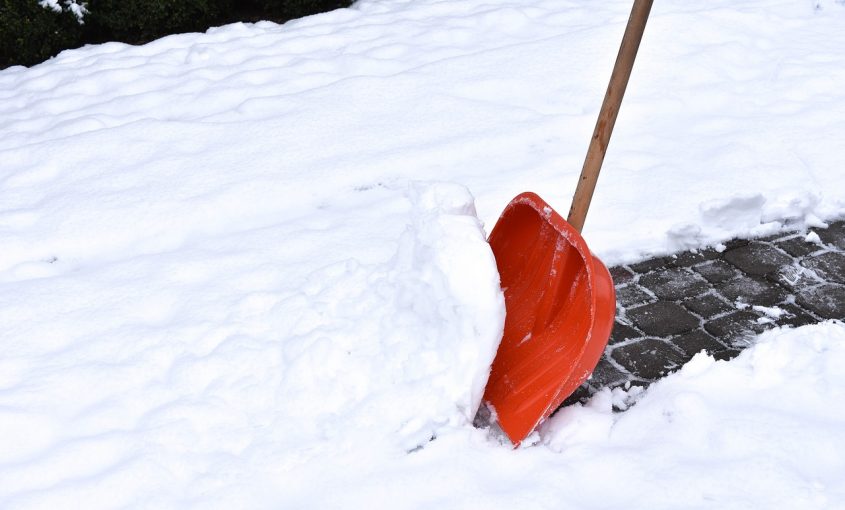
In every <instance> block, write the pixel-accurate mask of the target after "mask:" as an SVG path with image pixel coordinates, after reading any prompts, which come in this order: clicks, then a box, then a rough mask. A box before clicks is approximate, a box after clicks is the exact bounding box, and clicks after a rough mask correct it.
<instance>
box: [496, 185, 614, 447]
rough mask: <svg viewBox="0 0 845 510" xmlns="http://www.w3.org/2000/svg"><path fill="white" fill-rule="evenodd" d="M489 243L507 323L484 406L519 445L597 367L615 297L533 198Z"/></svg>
mask: <svg viewBox="0 0 845 510" xmlns="http://www.w3.org/2000/svg"><path fill="white" fill-rule="evenodd" d="M489 241H490V246H491V247H492V249H493V254H494V255H495V257H496V265H497V266H498V269H499V277H500V279H501V285H502V289H503V290H504V293H505V307H506V310H507V315H506V317H505V331H504V337H503V338H502V342H501V344H500V345H499V350H498V352H497V353H496V358H495V360H494V361H493V368H492V371H491V373H490V379H489V381H488V383H487V388H486V390H485V393H484V401H485V402H486V403H487V404H488V406H490V407H491V408H492V410H493V411H494V413H495V416H496V418H497V421H498V423H499V426H500V427H501V428H502V430H503V431H504V432H505V434H507V435H508V437H509V438H510V440H511V441H512V442H513V443H514V444H515V445H519V443H520V442H522V440H523V439H525V437H526V436H527V435H528V434H529V433H531V431H532V430H534V428H535V427H536V426H537V425H538V424H539V423H540V422H542V421H543V420H544V419H545V418H547V417H548V416H549V415H550V414H551V413H552V412H553V411H554V410H555V409H557V407H558V406H560V404H561V403H562V402H563V401H564V400H565V399H566V397H568V396H569V395H571V394H572V392H574V391H575V390H576V389H577V388H578V386H580V385H581V383H583V382H584V381H585V380H586V379H587V377H589V375H590V373H591V372H592V371H593V369H594V368H595V367H596V364H597V363H598V361H599V358H600V357H601V355H602V352H604V348H605V346H606V345H607V340H608V338H609V337H610V331H611V329H612V328H613V320H614V317H615V314H616V293H615V291H614V288H613V280H612V279H611V278H610V273H609V272H608V271H607V268H606V267H605V266H604V264H602V262H601V261H600V260H599V259H598V258H596V257H594V256H593V255H592V253H590V250H589V249H588V248H587V244H586V243H585V242H584V239H583V238H582V237H581V235H580V234H579V233H578V232H577V231H576V230H575V229H574V228H573V227H572V226H571V225H569V223H567V222H566V221H565V220H564V219H563V218H562V217H561V216H560V215H559V214H558V213H557V212H555V211H554V210H553V209H552V208H551V207H550V206H549V205H548V204H547V203H546V202H545V201H543V199H542V198H540V197H539V196H537V195H535V194H534V193H523V194H521V195H519V196H517V197H516V198H514V199H513V200H512V201H511V203H510V204H508V206H507V207H506V208H505V211H504V212H503V213H502V216H501V217H500V218H499V221H498V222H497V223H496V226H495V227H494V228H493V231H492V232H491V233H490V239H489Z"/></svg>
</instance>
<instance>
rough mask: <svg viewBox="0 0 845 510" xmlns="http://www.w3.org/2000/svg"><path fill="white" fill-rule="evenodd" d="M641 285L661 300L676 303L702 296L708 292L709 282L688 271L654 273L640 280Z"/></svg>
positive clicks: (673, 270)
mask: <svg viewBox="0 0 845 510" xmlns="http://www.w3.org/2000/svg"><path fill="white" fill-rule="evenodd" d="M640 285H642V286H643V287H646V288H647V289H649V290H650V291H652V292H653V293H654V295H656V296H657V297H658V298H660V299H668V300H669V301H676V300H678V299H681V298H683V297H684V296H690V295H695V294H700V293H702V292H704V291H705V290H707V281H706V280H705V279H704V278H702V277H701V276H700V275H698V274H697V273H693V272H692V271H688V270H686V269H667V270H664V271H653V272H651V273H649V274H647V275H645V276H643V277H641V278H640Z"/></svg>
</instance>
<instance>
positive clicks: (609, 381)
mask: <svg viewBox="0 0 845 510" xmlns="http://www.w3.org/2000/svg"><path fill="white" fill-rule="evenodd" d="M630 378H631V375H630V374H626V373H624V372H622V371H620V370H619V369H618V368H616V367H615V366H614V365H613V363H611V362H610V361H608V360H607V359H606V358H604V357H602V359H601V360H599V363H598V365H596V368H595V370H593V373H592V375H591V376H590V379H589V381H590V385H592V386H594V387H595V388H597V389H601V388H603V387H605V386H613V385H614V384H618V383H621V382H623V381H626V380H627V379H630Z"/></svg>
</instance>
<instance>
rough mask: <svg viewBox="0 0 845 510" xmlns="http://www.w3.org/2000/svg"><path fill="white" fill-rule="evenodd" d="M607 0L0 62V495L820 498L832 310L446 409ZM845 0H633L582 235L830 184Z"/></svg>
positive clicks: (655, 247) (826, 190) (825, 213)
mask: <svg viewBox="0 0 845 510" xmlns="http://www.w3.org/2000/svg"><path fill="white" fill-rule="evenodd" d="M629 7H630V3H629V2H627V1H625V2H623V1H615V0H614V1H606V2H601V3H595V2H593V3H589V4H588V3H584V2H559V1H551V0H532V1H531V2H529V3H515V2H500V3H495V4H490V3H486V2H482V1H480V0H462V1H448V2H445V1H436V0H415V1H414V2H407V1H401V0H361V1H360V2H358V3H357V4H356V5H355V6H354V7H353V8H351V9H343V10H338V11H334V12H331V13H326V14H322V15H317V16H312V17H309V18H305V19H302V20H297V21H294V22H291V23H287V24H285V25H281V26H280V25H275V24H272V23H258V24H255V25H250V24H234V25H229V26H225V27H220V28H214V29H211V30H209V31H208V33H206V34H182V35H175V36H171V37H167V38H164V39H161V40H158V41H155V42H153V43H150V44H148V45H144V46H139V47H132V46H127V45H123V44H118V43H109V44H104V45H98V46H90V47H86V48H82V49H79V50H73V51H67V52H64V53H62V54H61V55H59V56H58V57H56V58H54V59H52V60H51V61H49V62H46V63H44V64H41V65H38V66H35V67H33V68H30V69H25V68H21V67H15V68H9V69H6V70H3V71H0V241H2V243H0V245H1V246H2V249H0V345H2V347H3V348H2V351H0V437H2V438H3V439H2V441H0V508H56V507H69V506H84V507H86V508H92V509H93V508H133V507H134V508H189V507H194V508H213V507H221V508H222V507H225V508H232V507H240V508H265V507H283V508H338V507H343V508H360V507H364V506H366V507H374V508H381V507H391V508H395V507H405V508H419V507H428V506H434V505H438V506H445V507H449V508H478V507H481V506H486V507H490V508H505V507H513V506H515V505H516V506H525V505H527V504H530V505H532V506H536V507H541V508H543V507H547V508H552V507H553V508H560V507H571V508H598V507H603V508H606V507H614V508H618V507H621V506H623V505H624V506H625V507H631V508H637V507H639V506H638V505H641V507H642V508H646V507H648V508H668V507H673V508H674V507H677V506H679V504H680V505H682V506H688V507H697V506H699V507H706V506H709V507H713V506H718V507H725V508H730V507H732V506H733V507H748V506H759V507H784V506H787V507H795V508H820V507H824V506H829V507H834V508H835V507H845V495H843V493H842V490H841V489H840V488H839V486H838V485H837V484H836V483H835V482H836V480H841V479H843V478H845V471H844V470H843V467H842V464H841V461H840V460H838V457H836V456H835V455H833V453H832V452H837V451H843V448H842V446H843V442H844V441H845V440H843V435H842V433H841V432H839V430H842V429H843V427H842V425H843V423H842V422H843V416H842V414H841V412H840V411H839V410H838V409H837V408H836V407H835V406H833V405H832V403H833V402H837V401H838V400H841V397H842V388H843V385H845V377H843V373H842V370H841V368H839V367H841V366H843V365H842V361H843V360H842V357H843V354H842V353H843V326H842V325H841V324H839V323H827V324H823V325H819V326H812V327H806V328H801V329H799V330H795V331H777V332H774V333H770V334H767V336H764V338H763V339H762V340H761V345H760V346H758V347H755V348H753V350H751V351H749V352H748V353H746V354H744V355H743V356H742V357H741V358H740V359H738V360H737V361H734V362H730V363H724V362H714V361H712V360H708V359H706V358H697V359H696V360H695V361H694V362H693V363H692V364H691V365H690V366H688V367H686V368H685V369H684V370H683V371H682V372H681V373H679V374H676V375H675V376H673V377H670V378H668V379H666V380H665V381H664V382H662V383H660V384H659V385H656V386H655V387H654V388H653V389H651V390H649V391H648V392H647V394H646V395H645V396H642V397H641V400H640V402H639V403H638V404H637V405H635V406H634V407H632V408H631V409H630V410H629V411H627V412H625V413H623V414H621V415H612V414H611V413H610V410H609V409H610V402H611V401H612V400H613V399H616V400H617V401H620V399H621V400H624V399H626V398H634V396H633V395H632V396H628V397H626V396H625V395H621V394H619V393H617V394H615V395H610V394H607V393H604V394H600V395H598V396H597V397H596V398H595V399H594V400H593V401H592V402H591V404H590V405H589V406H588V407H576V408H572V409H569V410H567V411H564V412H563V413H561V414H559V415H558V417H557V418H555V419H554V420H553V421H551V422H550V423H549V424H548V425H547V428H546V429H545V431H544V432H543V433H542V434H539V435H538V436H536V437H535V441H536V443H535V444H534V445H533V446H531V447H527V448H523V449H521V450H519V451H512V450H511V449H510V448H509V447H508V446H507V445H503V444H501V443H500V441H499V438H498V437H496V436H495V435H490V433H489V431H487V430H484V429H475V428H473V427H472V426H471V425H470V424H469V422H470V420H471V419H472V414H473V411H474V408H475V406H477V404H478V399H479V398H480V392H481V390H482V388H483V384H484V381H485V379H486V375H487V370H488V367H489V362H490V359H491V358H492V355H493V352H494V349H495V345H496V342H497V341H498V335H499V334H500V330H501V323H502V320H503V312H504V311H503V308H502V300H501V293H500V291H499V289H498V285H497V275H496V273H495V266H494V264H493V260H492V255H491V254H490V252H489V248H488V247H487V245H486V244H485V243H484V242H483V239H484V231H485V229H489V228H490V227H492V224H493V222H494V221H495V219H496V218H497V217H498V215H499V213H500V212H501V209H502V208H503V207H504V205H505V204H506V203H507V201H508V200H510V199H511V198H512V197H513V196H515V195H516V194H518V193H519V192H521V191H525V190H531V191H536V192H538V193H539V194H541V195H542V196H543V197H544V198H545V199H546V200H548V201H549V202H551V203H552V204H554V205H555V206H556V208H558V209H559V210H561V211H565V210H566V209H567V207H568V201H569V199H570V197H571V193H572V192H573V190H574V184H575V179H576V178H577V174H578V171H579V170H580V165H581V160H582V158H583V155H584V152H585V150H586V145H587V141H588V139H589V136H590V132H591V131H592V127H593V123H594V122H595V116H596V113H597V111H598V108H599V103H600V101H601V98H602V95H603V93H604V87H605V86H606V82H607V79H608V76H609V73H610V67H611V66H612V63H613V58H614V56H615V53H616V49H617V45H618V43H619V38H620V36H621V33H622V29H623V25H624V22H625V19H626V18H627V13H628V9H629ZM843 22H845V5H843V4H842V3H841V2H838V1H835V0H827V1H825V0H818V1H815V2H809V1H802V0H793V1H775V0H767V1H766V2H751V1H748V0H744V1H737V0H733V1H730V2H728V1H714V2H709V3H708V4H707V6H701V5H698V4H691V3H688V2H682V1H680V0H672V1H661V2H658V3H657V4H656V5H655V7H654V10H653V14H652V19H651V21H650V22H649V27H648V28H647V30H646V35H645V39H644V41H643V44H642V47H641V53H640V56H639V58H638V62H637V65H636V67H635V70H634V75H633V77H632V81H631V84H630V87H629V92H628V94H627V97H626V99H625V103H624V106H623V110H622V114H621V117H620V119H619V122H618V124H617V128H616V132H615V134H614V139H613V141H612V142H611V146H610V151H609V153H608V156H607V161H606V166H605V169H604V171H603V175H602V178H601V179H600V181H599V187H598V190H597V193H596V197H595V200H594V203H593V208H592V210H591V212H590V215H589V217H588V219H587V224H586V230H585V237H586V239H587V240H588V242H589V244H590V247H591V248H592V249H593V250H594V251H595V252H596V253H597V254H598V255H599V256H600V257H602V258H603V260H604V261H605V262H606V263H608V264H614V263H617V262H622V261H631V260H635V259H639V258H642V257H644V256H646V255H649V254H656V253H667V252H671V251H675V250H678V249H681V248H690V247H700V246H705V245H708V244H714V243H718V242H720V241H724V240H726V239H728V238H730V237H733V236H737V235H749V234H762V233H767V232H770V231H773V230H777V229H781V228H783V227H785V226H790V227H796V228H800V227H802V226H806V225H817V224H820V223H821V222H823V221H824V220H825V219H830V218H834V217H838V216H842V215H845V192H843V190H845V173H843V172H842V171H841V157H840V156H841V154H840V152H841V150H839V149H837V148H838V146H839V144H840V143H841V139H842V136H843V134H845V89H843V88H842V87H841V86H839V85H840V84H841V83H842V82H843V80H845V74H843V73H845V54H843V53H842V52H841V51H840V49H841V48H842V47H845V31H842V30H841V27H842V26H843ZM473 197H474V198H473ZM766 346H768V347H766ZM755 374H756V375H755ZM837 399H838V400H837ZM432 437H434V438H435V440H434V441H429V440H430V439H431V438H432ZM821 445H824V446H821ZM609 488H613V490H609Z"/></svg>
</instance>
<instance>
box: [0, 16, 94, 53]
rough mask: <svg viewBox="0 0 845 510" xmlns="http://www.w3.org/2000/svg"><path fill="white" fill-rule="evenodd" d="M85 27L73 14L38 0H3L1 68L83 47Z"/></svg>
mask: <svg viewBox="0 0 845 510" xmlns="http://www.w3.org/2000/svg"><path fill="white" fill-rule="evenodd" d="M83 27H84V25H81V24H80V23H79V21H78V20H77V19H76V16H75V15H74V14H73V13H71V12H69V11H62V12H55V11H53V10H52V9H49V8H44V7H42V6H40V5H38V2H37V0H0V69H3V68H5V67H9V66H12V65H17V64H21V65H25V66H30V65H33V64H37V63H38V62H42V61H44V60H46V59H48V58H50V57H52V56H53V55H55V54H56V53H58V52H60V51H61V50H63V49H65V48H74V47H77V46H80V45H81V44H82V35H83Z"/></svg>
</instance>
